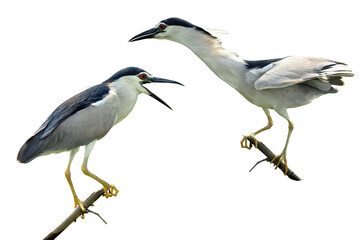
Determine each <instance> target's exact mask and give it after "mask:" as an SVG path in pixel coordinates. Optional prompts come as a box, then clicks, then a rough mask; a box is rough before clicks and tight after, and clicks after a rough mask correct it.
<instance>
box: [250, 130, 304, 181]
mask: <svg viewBox="0 0 362 240" xmlns="http://www.w3.org/2000/svg"><path fill="white" fill-rule="evenodd" d="M248 140H249V142H250V143H251V144H252V145H254V146H255V141H254V139H253V138H251V137H248ZM257 141H258V143H257V148H258V149H259V151H260V152H262V153H263V154H264V155H265V156H266V157H267V158H266V159H263V160H261V161H259V162H257V163H256V164H255V165H254V167H255V166H256V165H258V164H259V163H261V162H263V161H267V162H271V161H272V160H273V158H274V157H275V154H274V153H273V152H272V151H270V149H269V148H267V147H266V146H265V145H264V144H263V143H262V142H260V141H259V140H257ZM278 160H279V159H276V160H275V161H274V162H273V164H274V166H276V164H277V163H278ZM254 167H253V168H254ZM253 168H252V169H251V170H253ZM278 168H279V169H280V170H281V171H282V172H283V173H284V172H285V165H284V163H283V162H281V163H280V164H279V166H278ZM251 170H250V171H251ZM286 175H287V176H288V177H289V178H290V179H292V180H295V181H300V180H302V179H301V178H300V177H298V176H297V174H295V173H294V172H293V171H292V170H290V168H287V174H286Z"/></svg>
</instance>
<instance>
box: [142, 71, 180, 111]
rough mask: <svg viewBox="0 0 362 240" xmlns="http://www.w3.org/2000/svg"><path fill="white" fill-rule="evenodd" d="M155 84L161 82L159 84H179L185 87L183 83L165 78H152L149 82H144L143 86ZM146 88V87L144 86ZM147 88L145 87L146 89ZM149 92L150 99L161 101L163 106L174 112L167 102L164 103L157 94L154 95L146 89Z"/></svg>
mask: <svg viewBox="0 0 362 240" xmlns="http://www.w3.org/2000/svg"><path fill="white" fill-rule="evenodd" d="M153 82H159V83H173V84H178V85H181V86H183V84H182V83H179V82H176V81H172V80H168V79H164V78H158V77H152V78H150V79H149V80H148V81H144V82H142V86H143V84H147V83H153ZM143 87H144V86H143ZM144 88H145V87H144ZM145 89H146V90H147V92H148V95H149V96H150V97H153V98H154V99H156V100H157V101H159V102H160V103H162V104H163V105H165V106H166V107H168V108H169V109H171V110H172V108H171V107H170V106H169V105H168V104H167V103H166V102H165V101H163V100H162V99H161V98H159V97H158V96H157V95H156V94H154V93H153V92H151V91H150V90H148V89H147V88H145Z"/></svg>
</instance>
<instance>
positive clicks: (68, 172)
mask: <svg viewBox="0 0 362 240" xmlns="http://www.w3.org/2000/svg"><path fill="white" fill-rule="evenodd" d="M78 151H79V147H78V148H75V149H72V150H71V151H70V156H69V162H68V166H67V169H66V170H65V178H66V179H67V181H68V184H69V187H70V190H72V194H73V198H74V208H76V207H77V206H78V205H79V207H80V208H81V209H82V211H83V212H85V208H84V206H83V202H82V201H80V200H79V198H78V196H77V194H76V193H75V190H74V186H73V182H72V179H71V177H70V176H71V174H70V165H71V164H72V161H73V159H74V156H75V154H77V152H78Z"/></svg>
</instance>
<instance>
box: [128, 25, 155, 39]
mask: <svg viewBox="0 0 362 240" xmlns="http://www.w3.org/2000/svg"><path fill="white" fill-rule="evenodd" d="M157 33H159V30H158V29H157V28H151V29H149V30H147V31H144V32H142V33H140V34H138V35H136V36H134V37H133V38H131V39H130V40H129V42H135V41H138V40H142V39H147V38H153V37H154V36H155V35H156V34H157Z"/></svg>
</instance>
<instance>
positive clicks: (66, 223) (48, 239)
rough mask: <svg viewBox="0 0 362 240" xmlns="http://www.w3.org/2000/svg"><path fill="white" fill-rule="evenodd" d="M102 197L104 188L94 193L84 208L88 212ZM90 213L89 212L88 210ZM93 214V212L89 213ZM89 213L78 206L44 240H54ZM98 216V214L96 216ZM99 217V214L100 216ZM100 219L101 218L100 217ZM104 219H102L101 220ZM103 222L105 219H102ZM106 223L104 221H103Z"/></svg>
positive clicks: (86, 201)
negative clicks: (79, 218)
mask: <svg viewBox="0 0 362 240" xmlns="http://www.w3.org/2000/svg"><path fill="white" fill-rule="evenodd" d="M102 195H104V190H103V188H102V189H100V190H98V191H97V192H94V193H92V194H91V195H90V196H89V197H88V198H87V199H86V200H85V201H84V202H83V206H84V208H85V209H86V210H88V208H89V207H90V206H92V205H93V203H94V202H95V201H97V200H98V198H100V197H101V196H102ZM88 211H89V210H88ZM89 212H91V211H89ZM84 213H87V212H83V211H82V209H81V208H80V207H79V206H78V207H77V208H76V209H74V211H73V212H72V213H71V214H70V215H69V216H68V217H67V218H66V219H65V220H64V221H63V222H62V223H61V224H60V225H59V226H58V227H57V228H56V229H54V230H53V231H52V232H51V233H49V234H48V236H46V237H45V238H44V240H53V239H55V238H56V237H58V236H59V234H61V233H62V232H63V231H64V230H65V229H66V228H67V227H68V226H69V225H70V224H72V223H73V222H75V220H77V218H78V217H79V216H81V215H82V214H84ZM96 215H97V214H96ZM98 216H99V214H98ZM99 217H100V216H99ZM101 219H102V218H101ZM102 220H103V219H102ZM103 221H104V220H103Z"/></svg>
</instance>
